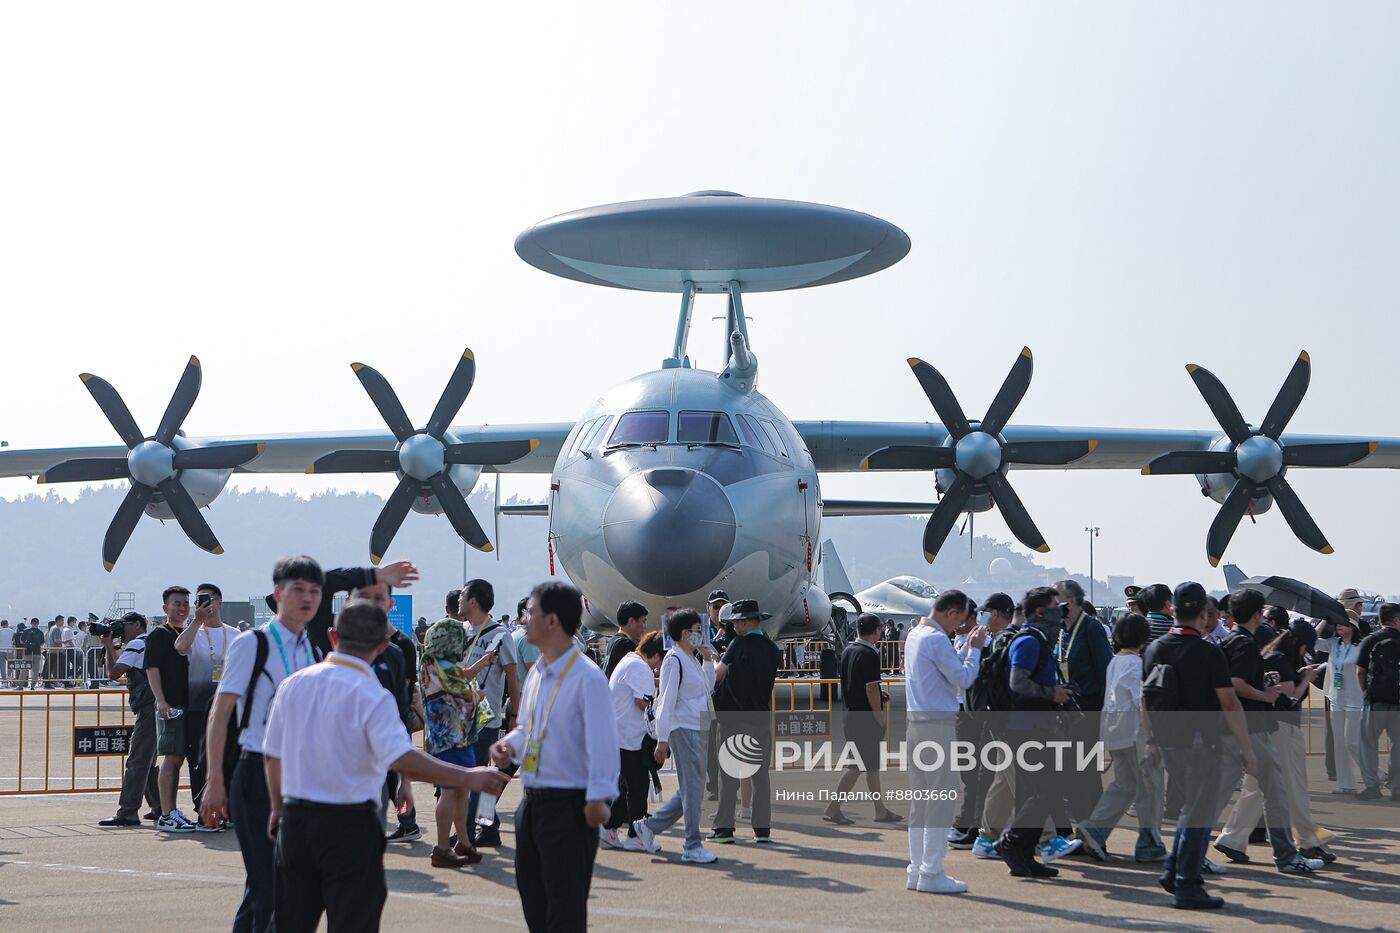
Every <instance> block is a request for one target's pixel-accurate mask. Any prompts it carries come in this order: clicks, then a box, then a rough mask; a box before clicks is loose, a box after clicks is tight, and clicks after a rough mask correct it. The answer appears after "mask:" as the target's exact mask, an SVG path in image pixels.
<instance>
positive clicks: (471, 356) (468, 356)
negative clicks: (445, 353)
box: [462, 347, 476, 360]
mask: <svg viewBox="0 0 1400 933" xmlns="http://www.w3.org/2000/svg"><path fill="white" fill-rule="evenodd" d="M462 358H463V359H467V360H474V359H476V354H475V353H473V352H472V351H471V347H468V348H467V349H465V350H463V351H462Z"/></svg>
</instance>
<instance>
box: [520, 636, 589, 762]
mask: <svg viewBox="0 0 1400 933" xmlns="http://www.w3.org/2000/svg"><path fill="white" fill-rule="evenodd" d="M578 656H579V651H578V649H577V648H575V649H574V652H573V654H572V655H570V656H569V663H568V664H565V665H564V669H563V670H562V671H560V672H559V679H558V680H557V681H555V683H554V692H553V693H551V694H550V695H549V703H548V704H546V705H545V708H544V715H543V716H540V715H539V705H540V704H539V699H540V686H539V685H538V684H537V685H536V686H535V697H534V699H535V702H534V703H533V704H532V705H531V708H530V713H531V715H530V720H529V728H528V729H526V730H525V744H526V745H529V744H530V739H531V736H534V740H535V741H536V742H543V741H544V733H545V730H546V729H548V728H549V717H550V714H551V713H553V712H554V701H555V700H557V699H559V688H560V687H562V686H564V678H565V677H568V676H569V668H571V667H573V666H574V662H575V661H577V660H578ZM540 680H541V681H543V680H544V678H543V677H541V678H540Z"/></svg>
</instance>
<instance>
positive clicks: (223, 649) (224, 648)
mask: <svg viewBox="0 0 1400 933" xmlns="http://www.w3.org/2000/svg"><path fill="white" fill-rule="evenodd" d="M219 628H220V630H222V629H223V626H222V625H221V626H219ZM204 641H205V643H206V644H207V645H208V646H209V663H210V664H211V665H217V666H218V667H223V666H224V658H226V657H228V632H224V641H223V644H222V645H220V646H219V660H218V661H215V660H214V639H212V638H210V637H209V630H208V629H205V630H204Z"/></svg>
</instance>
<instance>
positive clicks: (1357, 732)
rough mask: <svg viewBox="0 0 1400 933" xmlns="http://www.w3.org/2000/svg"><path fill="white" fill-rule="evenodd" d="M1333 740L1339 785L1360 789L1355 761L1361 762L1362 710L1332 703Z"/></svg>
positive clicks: (1345, 787) (1350, 788)
mask: <svg viewBox="0 0 1400 933" xmlns="http://www.w3.org/2000/svg"><path fill="white" fill-rule="evenodd" d="M1331 718H1332V742H1333V743H1334V744H1335V746H1336V756H1335V757H1336V761H1337V787H1338V789H1340V790H1351V791H1354V790H1359V789H1360V788H1358V787H1357V786H1356V772H1355V771H1353V770H1352V764H1353V763H1355V764H1356V766H1357V767H1358V768H1359V767H1360V764H1361V757H1360V756H1361V710H1359V709H1342V708H1341V707H1340V706H1338V705H1337V704H1335V703H1333V704H1332V713H1331Z"/></svg>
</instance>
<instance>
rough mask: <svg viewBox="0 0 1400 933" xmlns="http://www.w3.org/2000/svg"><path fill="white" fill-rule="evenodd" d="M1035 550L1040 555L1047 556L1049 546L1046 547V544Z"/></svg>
mask: <svg viewBox="0 0 1400 933" xmlns="http://www.w3.org/2000/svg"><path fill="white" fill-rule="evenodd" d="M1036 550H1037V551H1039V552H1040V553H1042V554H1049V553H1050V545H1048V544H1042V545H1041V546H1040V547H1038V548H1036Z"/></svg>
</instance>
